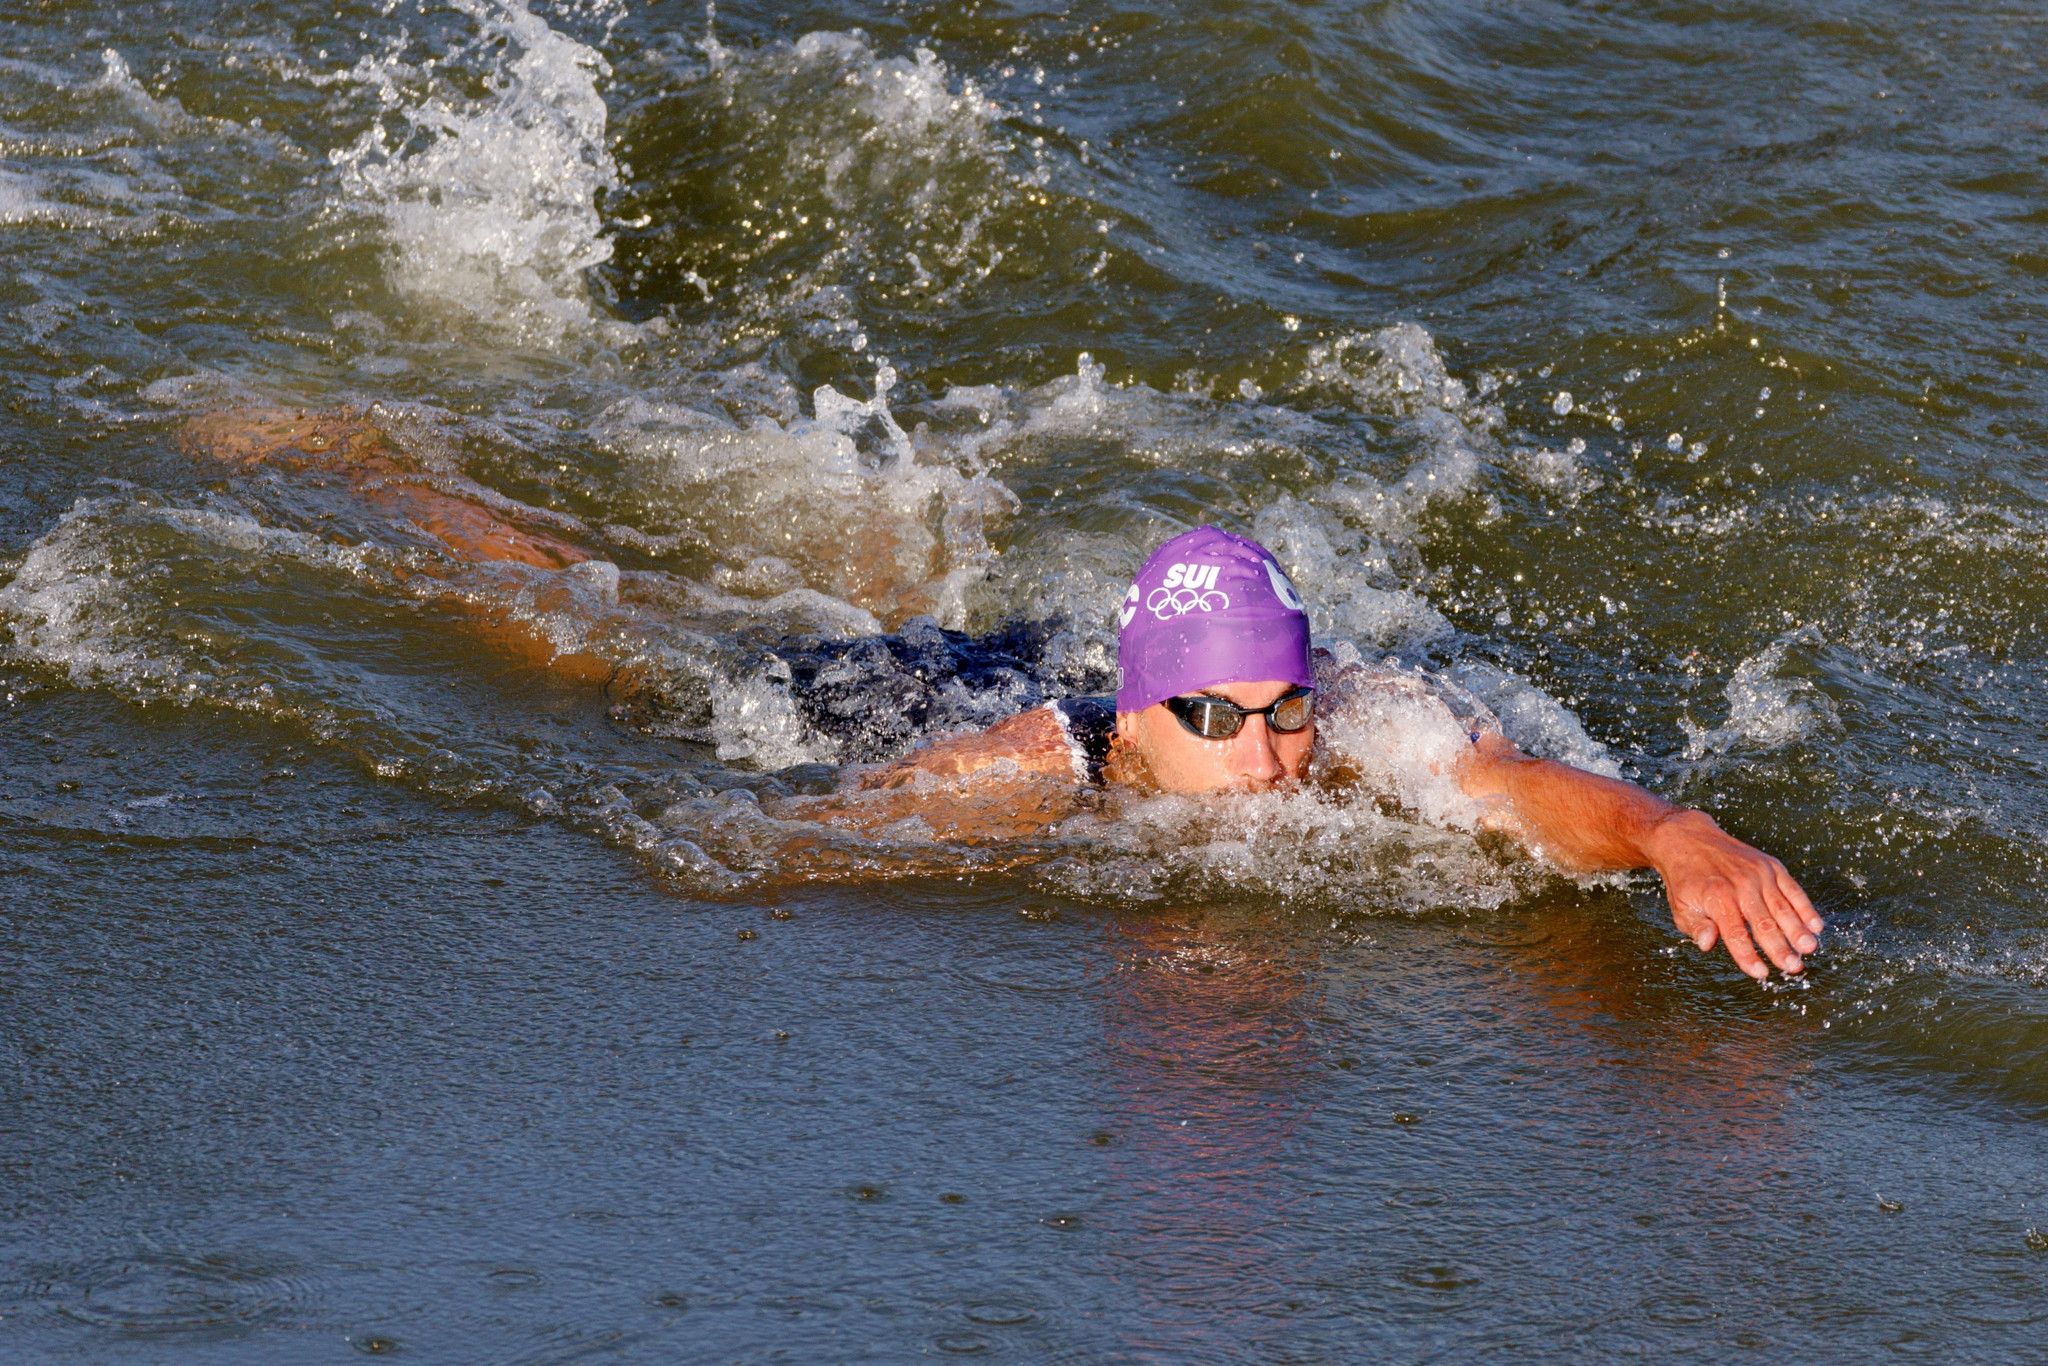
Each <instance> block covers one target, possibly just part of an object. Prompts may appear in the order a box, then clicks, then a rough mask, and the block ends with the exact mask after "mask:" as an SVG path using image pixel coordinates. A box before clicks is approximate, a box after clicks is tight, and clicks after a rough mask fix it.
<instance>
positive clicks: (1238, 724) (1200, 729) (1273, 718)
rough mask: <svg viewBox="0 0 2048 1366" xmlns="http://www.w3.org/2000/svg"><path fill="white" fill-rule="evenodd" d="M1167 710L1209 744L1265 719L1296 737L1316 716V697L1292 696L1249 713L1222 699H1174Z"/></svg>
mask: <svg viewBox="0 0 2048 1366" xmlns="http://www.w3.org/2000/svg"><path fill="white" fill-rule="evenodd" d="M1167 706H1168V708H1170V709H1171V710H1172V712H1173V714H1174V715H1175V716H1178V717H1179V718H1180V722H1181V724H1182V725H1184V726H1186V727H1187V728H1188V729H1189V730H1191V731H1193V732H1194V733H1195V734H1197V735H1199V736H1201V737H1202V738H1203V739H1205V740H1228V739H1230V738H1231V737H1232V736H1233V735H1236V734H1237V733H1238V732H1239V731H1240V730H1243V729H1244V722H1245V718H1246V717H1248V716H1263V717H1265V718H1266V724H1267V725H1268V726H1271V727H1272V728H1273V729H1274V730H1275V731H1278V732H1279V733H1281V734H1283V735H1292V734H1293V733H1294V732H1295V731H1298V730H1300V729H1302V728H1303V727H1304V726H1306V725H1308V723H1309V722H1310V720H1312V719H1313V718H1314V716H1315V694H1313V693H1311V692H1307V691H1302V692H1293V693H1289V694H1288V695H1287V696H1285V697H1283V698H1281V699H1280V700H1279V701H1277V702H1275V703H1274V704H1273V705H1272V706H1270V707H1260V708H1257V709H1256V710H1248V709H1246V708H1243V707H1240V706H1238V705H1237V704H1236V703H1234V702H1226V701H1224V700H1223V699H1222V698H1220V697H1174V698H1169V699H1168V700H1167Z"/></svg>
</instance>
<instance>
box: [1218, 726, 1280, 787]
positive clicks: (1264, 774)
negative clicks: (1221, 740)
mask: <svg viewBox="0 0 2048 1366" xmlns="http://www.w3.org/2000/svg"><path fill="white" fill-rule="evenodd" d="M1230 758H1231V768H1232V770H1233V772H1232V774H1231V776H1232V777H1234V778H1235V779H1237V780H1238V781H1239V782H1242V783H1244V784H1245V785H1246V786H1248V787H1258V788H1265V787H1271V786H1273V784H1275V783H1277V782H1279V781H1280V779H1282V778H1283V777H1285V776H1286V775H1287V765H1285V764H1283V763H1281V762H1280V756H1279V755H1278V754H1276V753H1275V752H1274V750H1273V732H1272V731H1271V730H1270V729H1268V728H1267V726H1266V718H1265V717H1263V716H1253V717H1250V718H1248V719H1247V720H1246V721H1245V723H1244V729H1243V730H1241V731H1239V732H1238V733H1237V739H1236V742H1235V743H1234V744H1233V745H1232V746H1231V755H1230Z"/></svg>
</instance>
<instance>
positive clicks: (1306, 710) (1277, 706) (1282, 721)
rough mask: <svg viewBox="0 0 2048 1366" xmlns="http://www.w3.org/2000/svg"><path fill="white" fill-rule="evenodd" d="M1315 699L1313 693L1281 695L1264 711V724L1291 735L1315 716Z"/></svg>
mask: <svg viewBox="0 0 2048 1366" xmlns="http://www.w3.org/2000/svg"><path fill="white" fill-rule="evenodd" d="M1315 701H1316V699H1315V694H1313V693H1305V692H1298V693H1295V694H1294V695H1293V696H1291V697H1283V698H1281V699H1280V700H1279V701H1278V702H1275V703H1274V704H1273V709H1272V710H1271V711H1269V712H1267V713H1266V724H1267V725H1269V726H1271V727H1272V728H1273V729H1274V730H1277V731H1279V732H1281V733H1282V734H1286V735H1291V734H1293V733H1294V732H1295V731H1298V730H1300V729H1301V728H1302V727H1303V726H1305V725H1307V724H1308V723H1309V721H1310V719H1311V718H1313V717H1314V716H1315V714H1316V707H1315Z"/></svg>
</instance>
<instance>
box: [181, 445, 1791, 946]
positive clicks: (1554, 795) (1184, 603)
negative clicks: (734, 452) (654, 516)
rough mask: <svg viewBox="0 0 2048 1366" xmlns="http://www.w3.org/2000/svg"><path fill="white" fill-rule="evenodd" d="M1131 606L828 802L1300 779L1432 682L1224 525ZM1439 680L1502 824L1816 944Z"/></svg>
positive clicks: (1181, 550)
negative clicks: (1373, 712)
mask: <svg viewBox="0 0 2048 1366" xmlns="http://www.w3.org/2000/svg"><path fill="white" fill-rule="evenodd" d="M187 437H188V445H189V446H190V448H191V449H192V450H193V451H194V452H195V453H197V454H200V455H203V456H206V457H208V458H211V459H214V460H219V461H221V462H223V463H226V464H228V465H231V466H238V467H248V466H253V465H256V464H259V463H262V464H271V465H276V466H281V467H284V468H288V469H307V468H317V469H321V470H327V471H334V472H338V473H341V474H343V475H344V476H345V477H346V478H348V480H349V481H350V483H351V485H352V486H353V488H354V489H355V491H356V493H357V495H358V496H359V497H360V498H361V499H363V500H364V501H365V502H367V503H368V504H370V505H372V506H374V507H376V508H378V509H380V510H382V511H384V512H386V513H388V514H390V515H391V516H393V517H394V518H397V519H399V520H402V521H404V522H405V523H407V524H408V525H410V526H411V527H413V528H414V529H417V530H419V531H424V532H425V533H427V534H428V535H430V536H431V537H433V538H434V539H435V540H437V541H438V542H440V543H441V544H442V545H443V546H445V547H446V548H447V549H448V551H449V552H450V553H451V554H452V555H453V556H454V557H455V559H456V560H457V561H461V562H468V563H505V564H516V565H523V566H526V567H527V568H528V569H529V570H531V571H532V572H534V573H537V574H547V573H560V572H565V571H567V570H569V569H570V568H571V567H573V566H575V565H578V564H581V563H583V562H585V561H587V560H590V559H592V558H594V552H591V551H589V550H586V549H584V548H583V547H581V546H578V545H577V544H575V542H574V541H573V540H571V539H568V538H567V536H566V535H565V534H564V532H565V530H573V528H572V527H565V519H562V518H560V517H559V516H555V515H551V514H547V513H544V512H542V511H540V510H538V509H531V508H525V507H523V506H521V505H518V504H511V503H509V502H508V501H507V500H505V499H503V498H501V497H499V496H498V495H495V494H492V493H490V492H489V491H488V490H485V489H483V488H481V487H480V486H477V485H471V484H468V483H467V481H462V480H459V479H455V478H452V477H450V476H447V475H445V474H443V475H438V476H429V475H427V474H426V473H424V472H422V471H421V470H420V469H419V468H418V467H417V466H416V464H414V463H413V462H411V461H409V460H407V459H406V458H405V457H404V456H403V454H402V453H401V452H400V451H399V450H398V449H397V447H396V446H395V444H394V443H392V442H391V441H390V440H389V438H388V437H387V436H386V435H385V434H384V433H383V432H381V431H379V430H378V429H377V428H376V427H375V426H374V425H373V424H372V423H371V422H369V421H367V420H364V419H359V418H354V417H350V416H346V415H331V414H330V415H319V414H315V415H308V414H298V413H289V412H278V411H271V412H261V413H246V412H245V413H228V414H216V415H213V416H211V417H208V418H204V419H201V420H200V421H198V422H195V423H194V424H193V425H192V426H191V427H190V428H189V429H188V433H187ZM1117 625H1118V635H1117V659H1118V671H1119V682H1118V686H1117V690H1116V693H1115V696H1114V698H1113V699H1093V698H1068V699H1062V700H1059V701H1054V702H1050V703H1047V704H1045V705H1042V706H1037V707H1032V708H1030V709H1028V710H1025V711H1022V712H1019V713H1017V714H1016V715H1014V716H1011V717H1009V718H1008V719H1006V720H1004V721H1001V722H998V723H997V724H995V725H994V726H991V727H989V728H988V729H986V730H983V731H980V732H977V733H973V734H968V735H960V736H953V737H948V738H944V739H940V740H937V741H933V742H931V743H928V744H925V745H923V746H922V747H920V748H918V749H915V750H913V751H912V752H911V753H909V754H907V755H905V756H903V757H901V758H898V759H896V760H895V761H893V762H890V763H886V764H883V765H880V766H876V767H871V768H868V769H866V770H864V771H861V772H858V773H857V774H856V775H854V777H853V779H852V781H851V784H850V785H849V787H848V789H847V790H848V794H849V795H859V794H873V795H876V796H886V797H887V798H889V799H891V800H886V801H885V802H884V803H883V805H882V806H880V807H871V808H869V809H867V810H866V811H865V812H860V813H856V812H855V811H854V808H852V807H851V806H849V805H847V804H846V803H837V804H835V803H832V802H830V801H827V802H824V803H813V804H812V806H811V807H810V810H811V811H812V812H813V813H814V814H817V815H819V816H821V817H822V818H826V819H831V818H834V817H850V819H849V820H848V822H847V823H853V824H863V825H872V824H875V823H877V822H879V821H885V820H893V819H900V818H901V817H903V816H905V815H909V814H919V815H927V814H936V813H937V811H938V809H939V808H941V807H944V806H946V805H948V804H949V801H948V797H949V793H957V782H958V780H961V779H968V778H975V779H983V778H993V779H996V780H999V781H1002V782H1011V783H1014V784H1016V785H1017V790H1018V791H1019V793H1020V797H1021V796H1022V794H1023V789H1024V787H1025V786H1028V785H1036V787H1037V789H1038V795H1037V796H1036V797H1033V798H1031V799H1029V800H1020V801H1018V802H1017V803H1016V809H1015V810H1011V811H1009V812H1007V813H1001V812H998V813H996V814H995V815H994V816H993V817H992V818H991V816H990V814H989V812H988V807H987V803H986V801H985V800H984V801H983V802H981V803H978V804H977V805H979V806H980V807H981V816H980V818H978V819H976V820H973V821H971V822H964V823H963V822H962V821H960V820H958V819H957V818H956V819H954V820H952V821H950V822H949V821H947V820H944V819H940V820H937V821H934V822H932V823H933V824H934V826H935V828H936V829H937V830H938V832H939V833H940V835H941V836H942V837H954V838H961V839H963V840H982V841H999V840H1002V839H1006V838H1007V839H1014V838H1018V837H1020V836H1024V835H1027V834H1029V833H1031V832H1032V831H1033V830H1036V829H1042V828H1044V826H1045V825H1046V824H1047V823H1048V822H1049V820H1050V819H1053V818H1055V817H1056V815H1057V805H1056V804H1051V805H1049V804H1047V803H1046V802H1045V801H1044V800H1043V794H1044V790H1045V788H1046V787H1047V786H1048V785H1068V786H1074V787H1080V786H1094V785H1100V786H1114V787H1130V788H1135V789H1137V790H1140V791H1151V792H1166V793H1183V794H1200V793H1232V792H1268V791H1276V790H1277V791H1285V790H1290V789H1293V788H1296V787H1299V786H1300V785H1302V784H1303V783H1305V782H1307V781H1309V780H1310V773H1311V769H1310V764H1311V760H1312V758H1313V757H1314V756H1315V748H1316V722H1317V714H1318V711H1319V710H1321V709H1322V708H1323V707H1324V705H1325V702H1324V701H1323V700H1321V699H1322V698H1323V696H1324V694H1326V693H1329V692H1333V691H1342V690H1345V689H1353V690H1356V689H1358V688H1360V687H1366V688H1373V687H1377V688H1383V689H1395V690H1404V689H1405V690H1413V689H1417V688H1422V687H1423V685H1422V684H1421V683H1419V682H1418V681H1417V680H1415V679H1413V678H1410V677H1408V676H1405V675H1400V674H1392V673H1375V672H1373V671H1371V670H1367V669H1364V668H1362V667H1361V666H1357V665H1354V666H1352V667H1351V668H1350V669H1349V670H1346V669H1340V668H1338V667H1337V665H1336V663H1335V661H1334V660H1333V659H1331V658H1329V657H1328V656H1326V655H1320V652H1313V651H1312V650H1311V647H1310V642H1309V627H1308V614H1307V611H1306V608H1305V604H1304V603H1303V601H1302V599H1301V597H1300V595H1299V594H1298V593H1297V592H1296V590H1295V588H1294V585H1293V584H1292V583H1290V582H1289V581H1288V578H1287V576H1286V574H1285V573H1284V572H1283V571H1282V570H1281V568H1280V566H1279V564H1278V562H1277V561H1275V559H1274V558H1273V556H1272V555H1271V554H1270V553H1269V552H1267V551H1266V550H1265V548H1264V547H1262V546H1260V545H1259V544H1257V543H1256V542H1254V541H1250V540H1247V539H1245V538H1244V537H1241V536H1235V535H1232V534H1230V533H1228V532H1225V531H1221V530H1218V529H1217V528H1215V527H1210V526H1203V527H1199V528H1197V529H1195V530H1193V531H1190V532H1187V533H1185V534H1183V535H1180V536H1176V537H1174V538H1173V539H1171V540H1169V541H1167V542H1165V543H1164V544H1163V545H1161V546H1159V547H1158V548H1157V549H1156V550H1154V551H1153V553H1152V554H1151V556H1150V557H1149V558H1148V559H1147V560H1146V561H1145V563H1144V564H1143V566H1142V567H1141V568H1140V569H1139V570H1138V574H1137V577H1136V579H1135V580H1134V581H1133V582H1132V584H1131V585H1130V588H1129V590H1128V591H1127V592H1126V594H1125V595H1124V598H1123V600H1122V602H1121V604H1120V605H1119V607H1118V610H1117ZM479 627H480V629H482V630H483V631H484V633H485V634H486V636H488V637H490V638H492V639H493V640H494V641H496V642H497V643H499V644H501V645H506V646H508V647H510V648H513V649H515V650H519V651H523V652H524V653H525V654H527V655H528V656H529V657H530V658H532V659H534V660H535V661H536V662H539V663H545V664H549V665H551V666H553V667H557V668H559V669H560V671H561V672H562V673H564V675H565V676H567V677H570V678H575V679H585V678H589V677H592V676H593V675H594V673H595V672H596V671H597V667H598V666H597V664H596V663H595V662H594V661H593V660H592V659H591V658H590V657H589V656H586V655H582V654H578V653H574V652H563V651H560V650H559V648H558V647H557V646H555V645H554V644H552V643H551V642H549V641H547V640H545V639H542V638H540V637H538V636H532V635H522V634H521V632H520V630H519V628H518V625H517V623H508V622H494V621H483V622H479ZM1318 665H1320V666H1321V667H1320V670H1319V668H1318ZM1319 673H1320V677H1319ZM1435 701H1436V703H1437V704H1438V705H1440V706H1443V707H1444V708H1445V709H1446V714H1448V715H1452V716H1456V717H1457V719H1458V723H1459V725H1460V728H1461V730H1463V732H1464V735H1465V739H1464V740H1462V741H1460V745H1461V751H1460V752H1459V754H1458V756H1457V758H1456V760H1455V761H1454V763H1453V764H1452V773H1451V775H1450V776H1451V777H1452V778H1453V779H1454V780H1455V782H1456V784H1457V786H1458V788H1459V789H1460V790H1461V791H1462V792H1463V793H1464V794H1465V795H1466V796H1467V797H1469V798H1471V799H1473V800H1474V801H1476V802H1477V803H1479V805H1480V807H1481V809H1482V811H1483V812H1484V816H1483V818H1482V822H1481V823H1482V825H1483V826H1484V827H1485V828H1488V829H1492V830H1496V831H1500V832H1502V833H1505V834H1507V835H1509V836H1512V837H1513V838H1515V839H1517V840H1519V841H1520V842H1521V843H1523V844H1524V845H1526V846H1527V847H1529V848H1530V849H1531V850H1532V851H1534V852H1536V853H1538V854H1540V855H1541V856H1543V857H1545V858H1547V859H1548V860H1550V861H1551V862H1552V863H1554V864H1557V865H1558V866H1560V867H1563V868H1567V869H1570V870H1573V871H1580V872H1597V871H1618V870H1626V869H1641V868H1647V869H1652V870H1654V871H1655V872H1656V873H1657V874H1658V875H1659V876H1660V877H1661V878H1662V879H1663V882H1664V889H1665V893H1666V896H1667V898H1668V900H1669V902H1670V906H1671V912H1672V919H1673V922H1674V923H1675V924H1676V926H1677V928H1678V930H1679V931H1680V932H1681V933H1682V934H1684V935H1685V936H1686V937H1687V938H1689V939H1690V940H1691V941H1692V942H1693V943H1694V944H1695V945H1696V946H1697V947H1698V948H1699V949H1700V950H1701V951H1702V952H1706V951H1710V950H1712V949H1713V947H1714V946H1715V944H1717V943H1719V944H1720V945H1722V946H1723V947H1724V948H1725V949H1726V951H1727V953H1728V955H1729V957H1731V958H1732V959H1733V960H1734V961H1735V963H1736V965H1737V966H1738V967H1740V968H1741V969H1742V970H1743V971H1744V972H1746V973H1748V974H1749V975H1750V976H1751V977H1754V978H1757V979H1759V980H1761V979H1763V978H1765V977H1767V976H1768V975H1769V973H1770V969H1771V965H1773V964H1775V965H1776V966H1777V967H1778V968H1779V969H1780V970H1781V971H1783V972H1786V973H1797V972H1801V971H1803V970H1804V967H1805V962H1804V959H1803V957H1802V955H1804V954H1808V953H1812V952H1813V951H1814V950H1815V949H1816V948H1817V947H1818V945H1819V938H1818V936H1819V935H1820V933H1821V932H1822V930H1823V928H1824V926H1823V922H1822V920H1821V917H1820V916H1819V915H1818V914H1817V913H1816V912H1815V910H1814V908H1813V904H1812V903H1811V902H1810V901H1809V900H1808V899H1807V896H1806V894H1805V892H1803V891H1802V890H1801V889H1800V887H1799V884H1798V883H1797V882H1796V881H1794V879H1793V878H1792V876H1791V874H1790V873H1788V872H1787V871H1786V869H1785V866H1784V865H1783V864H1782V863H1780V862H1779V861H1778V860H1777V859H1775V858H1772V857H1771V856H1769V855H1768V854H1765V853H1763V852H1762V851H1760V850H1758V849H1755V848H1752V847H1751V846H1750V845H1748V844H1745V843H1743V842H1742V841H1741V840H1739V839H1736V838H1735V837H1734V836H1732V835H1729V834H1728V833H1726V832H1725V831H1723V830H1722V829H1721V828H1720V826H1719V825H1717V824H1716V823H1715V822H1714V820H1713V818H1712V817H1711V816H1708V815H1707V814H1706V813H1704V812H1701V811H1696V810H1691V809H1687V808H1684V807H1679V806H1674V805H1672V804H1670V803H1668V802H1665V801H1663V800H1661V799H1660V798H1658V797H1656V796H1654V795H1652V794H1651V793H1649V792H1647V791H1645V790H1644V789H1642V788H1640V787H1637V786H1635V785H1634V784H1631V783H1627V782H1623V781H1620V780H1618V779H1613V778H1605V777H1601V776H1599V775H1597V774H1593V773H1588V772H1585V771H1583V770H1581V769H1577V768H1573V767H1571V766H1570V765H1567V764H1563V763H1559V762H1556V761H1553V760H1547V759H1540V758H1535V757H1533V756H1530V755H1526V754H1524V753H1522V752H1521V751H1520V750H1519V749H1518V748H1516V746H1515V745H1514V744H1513V743H1512V742H1511V741H1509V740H1508V739H1507V738H1506V737H1505V736H1504V735H1502V734H1501V732H1500V728H1499V726H1498V723H1497V722H1495V721H1494V719H1493V718H1492V717H1491V716H1490V715H1489V714H1487V713H1486V712H1485V709H1484V708H1483V707H1482V706H1479V705H1478V704H1477V703H1476V702H1474V701H1473V700H1472V699H1470V698H1469V697H1463V696H1461V695H1459V694H1458V692H1457V690H1456V689H1453V688H1445V689H1443V690H1441V691H1440V693H1439V695H1438V696H1437V697H1436V699H1435ZM1453 704H1455V705H1453ZM1337 776H1338V777H1341V775H1337ZM1329 780H1331V775H1329V774H1325V781H1329ZM949 785H950V786H949ZM983 795H984V798H985V797H986V794H983Z"/></svg>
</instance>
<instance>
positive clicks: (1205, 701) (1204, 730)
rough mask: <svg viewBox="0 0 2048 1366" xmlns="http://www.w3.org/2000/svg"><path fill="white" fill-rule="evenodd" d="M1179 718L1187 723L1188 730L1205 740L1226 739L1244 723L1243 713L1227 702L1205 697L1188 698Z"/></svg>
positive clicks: (1235, 732)
mask: <svg viewBox="0 0 2048 1366" xmlns="http://www.w3.org/2000/svg"><path fill="white" fill-rule="evenodd" d="M1180 719H1181V720H1182V721H1184V722H1186V723H1187V727H1188V729H1189V730H1192V731H1193V732H1194V733H1195V734H1197V735H1199V736H1201V737H1202V738H1203V739H1205V740H1228V739H1229V738H1230V737H1231V736H1233V735H1235V734H1237V732H1238V731H1239V729H1240V728H1242V727H1243V725H1244V713H1243V712H1241V711H1239V710H1238V709H1237V708H1236V707H1233V706H1231V705H1230V704H1229V703H1228V702H1218V701H1215V700H1214V699H1211V698H1207V697H1195V698H1190V699H1189V706H1188V709H1187V710H1186V711H1184V712H1182V713H1181V716H1180Z"/></svg>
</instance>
